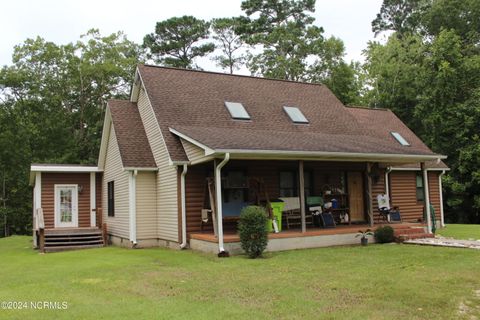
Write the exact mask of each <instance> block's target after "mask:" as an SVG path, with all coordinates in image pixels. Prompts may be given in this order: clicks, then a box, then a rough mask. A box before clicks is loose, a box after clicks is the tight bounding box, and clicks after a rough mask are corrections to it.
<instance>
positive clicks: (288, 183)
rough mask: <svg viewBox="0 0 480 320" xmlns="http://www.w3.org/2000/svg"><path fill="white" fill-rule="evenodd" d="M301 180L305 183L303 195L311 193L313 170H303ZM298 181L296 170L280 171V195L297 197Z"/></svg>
mask: <svg viewBox="0 0 480 320" xmlns="http://www.w3.org/2000/svg"><path fill="white" fill-rule="evenodd" d="M303 182H304V185H305V196H307V197H308V196H311V195H313V171H311V170H305V172H304V174H303ZM298 183H299V181H298V174H297V171H295V170H285V171H280V197H298V188H299V185H298Z"/></svg>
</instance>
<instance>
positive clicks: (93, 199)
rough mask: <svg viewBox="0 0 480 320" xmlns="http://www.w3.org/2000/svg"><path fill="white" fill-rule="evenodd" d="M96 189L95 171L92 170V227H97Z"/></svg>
mask: <svg viewBox="0 0 480 320" xmlns="http://www.w3.org/2000/svg"><path fill="white" fill-rule="evenodd" d="M96 191H97V190H96V185H95V172H90V227H95V226H96V225H97V217H96V210H97V203H96V194H97V193H96Z"/></svg>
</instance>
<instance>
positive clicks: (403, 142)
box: [390, 131, 410, 146]
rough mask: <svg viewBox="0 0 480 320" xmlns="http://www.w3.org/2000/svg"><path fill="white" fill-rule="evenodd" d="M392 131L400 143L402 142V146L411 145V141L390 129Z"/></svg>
mask: <svg viewBox="0 0 480 320" xmlns="http://www.w3.org/2000/svg"><path fill="white" fill-rule="evenodd" d="M390 133H391V134H392V136H393V137H394V138H395V140H397V141H398V143H400V144H401V145H402V146H409V145H410V143H408V141H407V140H406V139H405V138H404V137H403V136H402V135H401V134H400V133H398V132H395V131H390Z"/></svg>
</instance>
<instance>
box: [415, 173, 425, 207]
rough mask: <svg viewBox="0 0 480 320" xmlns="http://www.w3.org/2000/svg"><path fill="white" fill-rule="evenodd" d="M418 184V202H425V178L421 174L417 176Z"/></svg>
mask: <svg viewBox="0 0 480 320" xmlns="http://www.w3.org/2000/svg"><path fill="white" fill-rule="evenodd" d="M416 184H417V201H423V200H425V192H424V190H423V176H422V174H421V173H417V175H416Z"/></svg>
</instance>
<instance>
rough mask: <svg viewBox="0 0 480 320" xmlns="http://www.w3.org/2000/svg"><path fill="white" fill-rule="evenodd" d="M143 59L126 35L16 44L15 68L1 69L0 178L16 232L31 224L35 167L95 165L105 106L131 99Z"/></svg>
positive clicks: (89, 34) (93, 34) (94, 32)
mask: <svg viewBox="0 0 480 320" xmlns="http://www.w3.org/2000/svg"><path fill="white" fill-rule="evenodd" d="M140 59H141V50H140V47H139V46H138V45H136V44H134V43H133V42H131V41H129V40H128V39H127V38H126V37H125V35H124V34H123V33H121V32H118V33H114V34H111V35H109V36H101V35H100V33H99V32H98V30H90V31H88V32H87V34H85V35H82V36H81V38H80V40H79V41H77V42H76V43H68V44H66V45H57V44H55V43H52V42H48V41H45V40H44V39H42V38H40V37H37V38H35V39H27V40H26V41H25V42H24V43H23V44H21V45H18V46H15V48H14V53H13V64H12V65H10V66H5V67H3V68H2V69H1V70H0V84H1V86H0V98H1V101H0V127H1V128H2V130H1V131H0V149H1V150H2V153H1V154H0V178H2V177H3V175H4V176H6V185H7V195H6V197H7V198H8V202H7V211H8V213H9V217H10V219H9V221H10V222H11V223H9V226H10V227H11V228H13V231H14V232H26V229H22V228H24V227H25V226H29V225H30V223H31V210H30V208H29V207H30V203H31V191H30V190H29V187H28V172H29V166H30V164H31V163H32V162H52V163H96V161H97V158H98V150H99V145H100V139H101V132H102V123H103V117H104V110H105V106H106V102H107V100H108V99H111V98H114V97H115V98H116V97H118V98H126V97H128V94H129V88H130V83H131V79H132V78H133V75H134V70H135V68H136V65H137V63H138V62H139V61H140ZM15 219H17V220H15Z"/></svg>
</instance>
